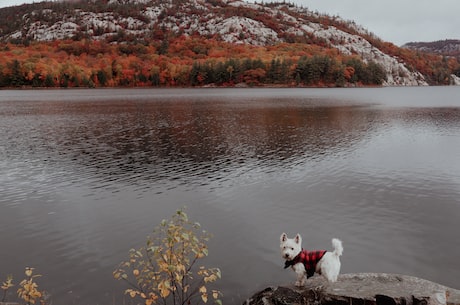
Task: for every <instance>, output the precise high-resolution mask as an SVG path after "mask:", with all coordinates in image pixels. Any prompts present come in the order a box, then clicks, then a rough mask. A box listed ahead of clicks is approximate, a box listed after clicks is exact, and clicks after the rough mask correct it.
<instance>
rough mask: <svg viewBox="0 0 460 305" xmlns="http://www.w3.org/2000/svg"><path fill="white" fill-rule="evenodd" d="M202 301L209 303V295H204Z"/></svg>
mask: <svg viewBox="0 0 460 305" xmlns="http://www.w3.org/2000/svg"><path fill="white" fill-rule="evenodd" d="M201 299H202V300H203V302H205V303H207V302H208V295H207V294H206V293H205V294H202V295H201Z"/></svg>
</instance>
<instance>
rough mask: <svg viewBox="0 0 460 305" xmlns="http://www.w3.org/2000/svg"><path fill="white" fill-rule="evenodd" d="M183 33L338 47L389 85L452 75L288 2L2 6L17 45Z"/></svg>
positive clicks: (146, 40)
mask: <svg viewBox="0 0 460 305" xmlns="http://www.w3.org/2000/svg"><path fill="white" fill-rule="evenodd" d="M178 36H186V37H202V38H203V37H204V38H206V39H209V40H216V41H222V42H227V43H231V44H232V45H236V44H238V45H252V46H274V45H278V44H280V43H293V44H294V43H297V44H299V43H300V44H308V45H314V46H319V47H321V48H324V49H327V50H329V49H334V50H338V52H339V53H340V54H342V55H343V56H355V57H358V58H360V59H361V60H362V61H363V62H364V63H365V64H368V63H375V64H377V65H379V66H380V67H382V68H383V70H384V71H385V73H386V77H385V80H384V81H383V85H388V86H398V85H404V86H406V85H407V86H413V85H428V84H446V83H449V82H450V80H449V78H450V75H451V74H452V73H453V71H450V70H452V69H451V68H448V67H447V65H445V66H446V67H445V69H444V66H443V67H442V71H441V69H438V68H436V69H433V67H431V65H433V58H427V57H424V56H420V55H416V53H415V52H411V51H408V50H407V49H401V48H398V47H396V46H394V45H393V44H391V43H385V42H383V41H381V40H380V39H378V38H377V37H375V36H374V35H373V34H371V33H369V32H368V31H367V30H365V29H364V28H363V27H361V26H358V25H356V24H355V23H354V22H351V21H345V20H343V19H340V18H338V17H330V16H327V15H321V14H318V13H315V12H313V11H311V10H309V9H308V8H303V7H298V6H294V5H291V4H287V3H286V2H283V3H270V4H253V3H247V2H244V1H239V0H98V1H95V0H80V1H78V0H72V1H60V2H41V3H35V4H30V5H22V6H16V7H9V8H3V9H0V41H3V42H10V43H16V44H17V43H19V44H24V45H28V44H29V43H30V42H32V41H39V42H48V41H55V40H65V39H73V40H77V41H79V40H82V39H89V40H93V41H94V40H96V41H105V42H109V43H112V44H116V43H132V42H136V43H142V44H144V45H147V44H151V43H152V42H159V41H166V40H168V39H170V38H171V37H178ZM434 61H435V62H438V61H440V59H439V58H438V59H435V60H434ZM450 66H454V67H457V66H458V62H455V63H453V64H451V65H450Z"/></svg>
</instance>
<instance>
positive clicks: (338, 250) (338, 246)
mask: <svg viewBox="0 0 460 305" xmlns="http://www.w3.org/2000/svg"><path fill="white" fill-rule="evenodd" d="M332 247H333V248H334V251H333V252H332V253H333V254H334V255H336V256H337V257H339V256H341V255H342V253H343V246H342V242H341V241H340V239H337V238H333V239H332Z"/></svg>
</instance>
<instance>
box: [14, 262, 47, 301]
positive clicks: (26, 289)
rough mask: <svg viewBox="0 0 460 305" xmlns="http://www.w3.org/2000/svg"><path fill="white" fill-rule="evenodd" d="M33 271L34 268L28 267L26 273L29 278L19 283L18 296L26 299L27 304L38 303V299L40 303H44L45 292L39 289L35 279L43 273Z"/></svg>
mask: <svg viewBox="0 0 460 305" xmlns="http://www.w3.org/2000/svg"><path fill="white" fill-rule="evenodd" d="M33 272H34V268H30V267H27V268H26V271H25V274H26V277H27V278H25V279H24V280H22V281H21V282H20V283H19V289H18V296H19V298H21V299H23V300H24V301H26V302H27V305H32V304H36V303H37V301H39V302H40V304H44V303H45V300H44V298H43V296H44V292H42V291H39V290H38V284H37V283H36V282H35V279H36V278H37V277H40V276H41V275H40V274H33Z"/></svg>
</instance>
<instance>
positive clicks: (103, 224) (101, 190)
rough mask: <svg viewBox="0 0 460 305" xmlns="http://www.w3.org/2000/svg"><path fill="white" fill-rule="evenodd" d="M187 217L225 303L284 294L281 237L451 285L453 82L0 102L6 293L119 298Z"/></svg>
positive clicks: (455, 257) (355, 262) (458, 164)
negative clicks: (31, 272)
mask: <svg viewBox="0 0 460 305" xmlns="http://www.w3.org/2000/svg"><path fill="white" fill-rule="evenodd" d="M184 205H185V206H187V213H188V214H189V217H190V218H191V219H192V220H194V221H198V222H200V223H201V224H202V226H203V228H204V229H206V230H207V231H208V232H210V233H212V234H213V235H214V237H213V239H211V241H210V243H209V246H210V249H209V258H208V260H207V262H206V263H207V265H208V266H210V267H213V266H216V267H220V268H221V270H222V276H223V278H222V280H221V281H219V282H218V283H217V288H219V289H220V290H221V291H223V292H224V294H225V296H224V298H223V300H224V303H225V304H241V303H242V301H243V300H244V299H245V298H246V297H248V296H250V295H251V294H252V293H254V292H255V291H257V290H258V289H261V288H264V287H266V286H267V285H278V284H285V283H288V282H293V281H294V278H295V276H294V274H293V272H292V271H289V270H283V261H282V259H281V257H280V254H279V236H280V234H281V233H282V232H286V233H288V235H290V236H293V235H294V234H295V233H297V232H299V233H301V234H302V236H303V239H304V247H305V248H307V249H330V248H331V241H330V240H331V238H332V237H338V238H340V239H342V241H343V244H344V249H345V250H344V254H343V256H342V273H351V272H353V273H355V272H386V273H402V274H408V275H413V276H418V277H422V278H425V279H428V280H432V281H435V282H439V283H441V284H444V285H447V286H450V287H453V288H457V289H460V280H459V274H460V262H459V258H460V234H459V231H460V230H459V229H460V87H423V88H372V89H107V90H43V91H32V90H22V91H15V90H2V91H0V232H1V234H0V249H1V250H0V279H1V280H4V279H5V278H6V275H7V274H13V275H14V276H15V279H16V284H17V283H18V282H19V280H20V279H22V278H23V276H22V272H23V268H24V267H26V266H33V267H35V268H36V269H37V272H38V273H40V274H43V277H41V278H39V279H38V281H39V284H40V286H41V288H43V289H45V290H47V291H48V292H49V293H50V295H51V300H52V302H53V304H57V305H61V304H67V305H70V304H78V305H82V304H89V305H94V304H103V305H114V304H125V303H129V302H128V299H129V298H127V297H123V295H122V291H123V290H124V289H125V288H127V287H126V286H125V285H124V284H123V283H122V282H118V281H116V280H114V279H113V278H112V271H113V270H114V269H115V268H116V267H117V265H118V263H119V262H121V261H122V260H125V259H126V258H127V257H128V250H129V249H130V248H131V247H140V246H142V245H143V243H144V241H145V238H146V236H147V235H149V234H150V233H151V231H152V229H153V228H154V227H155V226H156V225H158V224H159V222H160V221H161V219H163V218H169V217H170V216H171V215H172V214H173V213H174V211H175V210H176V209H178V208H180V207H182V206H184ZM16 289H17V287H16ZM11 298H13V296H10V299H11Z"/></svg>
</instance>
